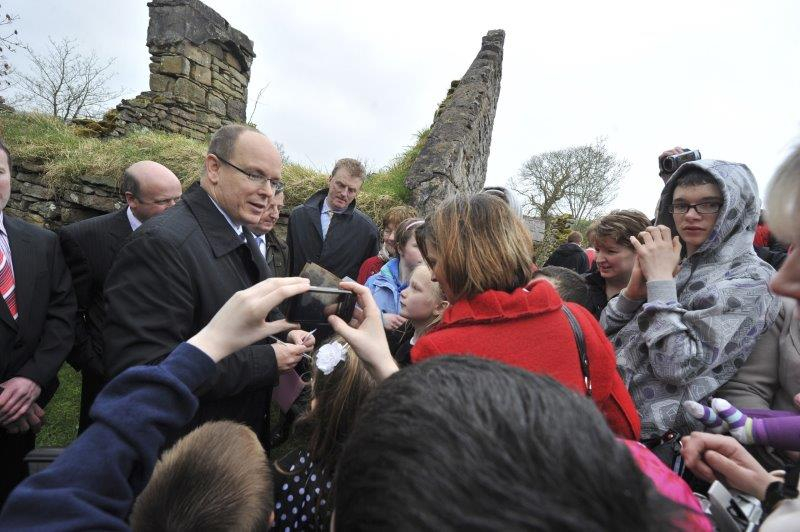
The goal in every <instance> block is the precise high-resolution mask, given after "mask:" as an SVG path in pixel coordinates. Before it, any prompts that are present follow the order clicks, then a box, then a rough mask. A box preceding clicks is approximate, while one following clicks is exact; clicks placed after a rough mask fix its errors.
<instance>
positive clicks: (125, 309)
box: [103, 125, 312, 446]
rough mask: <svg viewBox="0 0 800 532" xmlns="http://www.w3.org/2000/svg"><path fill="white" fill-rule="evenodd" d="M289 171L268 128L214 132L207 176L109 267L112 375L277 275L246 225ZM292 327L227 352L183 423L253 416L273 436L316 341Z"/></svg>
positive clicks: (153, 358) (155, 357)
mask: <svg viewBox="0 0 800 532" xmlns="http://www.w3.org/2000/svg"><path fill="white" fill-rule="evenodd" d="M280 178H281V157H280V154H279V153H278V150H276V149H275V146H274V145H273V144H272V142H270V140H269V139H268V138H267V137H266V136H264V135H263V134H262V133H260V132H259V131H257V130H255V129H253V128H250V127H246V126H242V125H227V126H223V127H221V128H220V129H219V130H218V131H217V132H216V133H215V134H214V135H213V137H212V138H211V142H210V144H209V146H208V153H207V154H206V158H205V163H204V167H203V175H202V177H201V178H200V182H199V183H195V184H193V185H192V186H191V187H190V188H189V189H187V190H186V193H185V194H184V195H183V198H182V200H181V202H180V203H179V204H178V205H176V206H175V207H174V208H172V209H169V210H168V211H167V212H165V213H164V214H162V215H160V216H157V217H156V218H154V219H153V220H151V221H150V222H148V223H146V224H144V226H143V227H142V228H141V229H139V230H138V231H136V232H135V233H134V234H133V235H132V236H131V238H130V240H129V241H128V243H127V244H126V245H125V246H124V247H123V248H122V249H121V250H120V252H119V254H118V255H117V259H116V261H115V262H114V265H113V266H112V268H111V272H109V274H108V279H107V281H106V285H105V299H106V305H107V311H108V314H107V320H106V324H105V325H106V327H105V331H104V340H105V349H104V351H103V363H104V367H105V369H106V373H107V375H108V376H109V377H113V376H115V375H117V374H119V373H120V372H122V371H124V370H125V369H126V368H129V367H131V366H136V365H144V364H153V363H157V362H158V361H160V360H162V359H163V358H164V357H166V356H167V355H168V354H169V353H170V352H171V351H172V350H173V349H175V347H177V346H178V344H180V343H181V342H184V341H186V340H188V339H189V338H191V337H192V336H193V335H194V334H196V333H197V332H198V331H199V330H200V329H202V328H203V327H204V326H205V325H206V324H207V323H208V322H209V321H210V320H211V318H212V317H213V316H214V314H216V312H217V311H218V310H219V309H220V308H221V307H222V305H223V304H225V302H226V301H227V300H228V299H229V298H230V297H231V296H232V295H233V294H234V293H235V292H237V291H239V290H243V289H246V288H248V287H250V286H252V285H253V284H255V283H257V282H259V281H260V280H262V279H264V278H266V277H267V276H268V275H269V272H268V268H267V263H266V262H265V260H264V257H263V256H262V255H261V253H260V251H259V250H258V247H257V244H256V242H255V238H254V237H253V235H252V233H250V231H248V230H247V226H248V225H251V224H256V223H258V222H259V220H260V219H261V215H262V214H263V212H264V210H265V209H266V208H267V205H268V204H269V201H270V199H271V198H272V196H273V195H274V194H275V190H276V189H278V188H280V187H281V181H280ZM287 336H288V338H287V343H283V342H282V343H274V344H268V343H266V342H259V343H256V344H253V345H250V346H247V347H245V348H243V349H240V350H239V351H237V352H236V353H234V354H233V355H231V356H230V357H228V358H227V359H225V360H224V361H223V362H221V363H220V364H219V365H218V366H217V371H216V376H215V378H214V379H212V380H210V381H209V382H206V383H204V384H203V386H201V387H200V388H199V389H197V390H195V392H196V394H197V395H198V397H199V399H200V405H199V408H198V410H197V413H196V414H195V417H194V419H193V420H192V422H191V423H190V425H188V426H187V427H185V428H184V432H188V431H189V430H191V428H192V427H194V426H197V425H199V424H201V423H203V422H205V421H209V420H219V419H228V420H232V421H238V422H240V423H245V424H247V425H249V426H250V427H251V428H252V429H253V430H254V431H255V432H256V434H258V435H259V437H260V438H261V440H262V442H264V444H265V446H266V445H268V443H269V441H268V438H267V437H266V435H267V434H268V432H267V420H266V419H265V414H267V413H268V410H267V407H268V405H269V400H270V397H271V395H272V387H273V386H274V385H275V384H276V383H277V380H278V374H279V372H280V371H282V370H287V369H290V368H292V367H294V365H295V364H297V362H298V361H299V360H300V359H301V358H302V354H303V353H305V352H306V351H308V350H309V347H310V345H311V343H312V339H311V338H309V339H307V342H308V345H304V343H303V338H304V336H305V333H303V332H302V331H291V332H289V333H288V335H287Z"/></svg>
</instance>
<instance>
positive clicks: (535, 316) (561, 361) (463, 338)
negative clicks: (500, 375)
mask: <svg viewBox="0 0 800 532" xmlns="http://www.w3.org/2000/svg"><path fill="white" fill-rule="evenodd" d="M416 235H417V243H418V245H419V248H420V251H421V252H422V255H423V257H424V258H425V260H426V262H427V263H428V265H429V266H430V268H431V270H432V271H433V275H434V278H435V280H436V281H437V282H438V283H439V284H440V286H441V288H442V291H443V292H444V294H445V297H446V298H447V300H448V301H449V302H450V307H449V308H448V309H447V310H446V311H445V313H444V315H443V317H442V321H441V323H440V324H439V325H438V326H437V327H436V328H435V329H433V330H431V331H430V332H428V333H427V334H425V336H423V337H421V338H420V339H419V341H418V342H417V344H416V345H415V346H414V348H413V350H412V351H411V360H412V362H420V361H422V360H426V359H428V358H432V357H436V356H442V355H447V354H461V355H467V354H473V355H476V356H480V357H483V358H489V359H493V360H498V361H501V362H505V363H507V364H510V365H512V366H517V367H521V368H523V369H527V370H529V371H532V372H535V373H544V374H546V375H550V376H551V377H553V378H555V379H556V380H558V381H559V382H561V383H562V384H565V385H566V386H568V387H570V388H572V389H574V390H576V391H578V392H579V393H582V394H587V395H591V398H592V399H593V400H594V402H595V403H596V404H597V406H598V408H599V409H600V410H601V411H602V412H603V414H604V415H605V417H606V420H607V421H608V423H609V426H610V427H611V428H612V429H613V430H614V432H616V433H617V434H618V435H620V436H622V437H625V438H631V439H637V438H638V437H639V417H638V415H637V413H636V409H635V407H634V405H633V401H632V400H631V397H630V395H629V394H628V392H627V390H626V389H625V386H624V385H623V383H622V380H621V379H620V377H619V375H618V374H617V370H616V361H615V357H614V349H613V348H612V346H611V344H610V343H609V342H608V340H607V339H606V337H605V334H603V331H602V329H600V327H599V325H598V323H597V321H596V320H595V319H594V318H593V317H592V316H591V314H589V312H588V311H586V310H585V309H583V308H582V307H580V306H578V305H574V304H571V303H567V304H565V303H564V302H563V301H562V300H561V298H560V297H559V295H558V293H557V292H556V291H555V289H554V288H553V287H552V285H550V283H548V282H546V281H531V279H532V263H531V257H532V256H533V249H532V242H531V237H530V233H529V232H528V230H527V229H526V228H525V226H524V225H523V224H522V221H521V220H520V219H519V218H518V217H517V216H515V215H514V214H513V213H512V212H511V210H510V209H509V208H508V206H507V205H506V204H505V203H503V201H502V200H500V199H498V198H495V197H492V196H490V195H488V194H477V195H474V196H456V197H453V198H450V199H448V200H445V201H444V202H443V203H442V204H441V205H440V206H439V208H437V209H436V211H434V212H433V214H431V215H429V216H428V217H427V218H426V219H425V223H424V224H423V225H421V226H420V227H419V228H418V229H417V232H416ZM564 307H566V309H567V310H566V311H565V310H564ZM573 318H574V324H575V325H574V327H573V325H571V323H572V322H571V319H573ZM581 345H582V346H583V347H585V353H586V357H585V358H586V360H587V361H588V364H587V365H588V368H587V371H584V369H583V367H582V363H581V356H580V353H579V351H580V350H579V346H581Z"/></svg>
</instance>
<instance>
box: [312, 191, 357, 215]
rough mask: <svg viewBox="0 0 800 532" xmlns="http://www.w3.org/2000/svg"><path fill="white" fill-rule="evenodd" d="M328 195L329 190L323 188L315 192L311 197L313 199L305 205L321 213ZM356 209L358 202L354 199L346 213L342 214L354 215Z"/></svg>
mask: <svg viewBox="0 0 800 532" xmlns="http://www.w3.org/2000/svg"><path fill="white" fill-rule="evenodd" d="M327 195H328V189H327V188H322V189H320V190H318V191H316V192H314V193H313V194H312V195H311V197H310V198H308V199H307V200H306V202H305V203H304V204H303V205H306V206H307V207H313V208H315V209H317V210H318V211H321V210H322V202H323V201H325V197H326V196H327ZM355 209H356V200H355V199H353V201H351V202H350V205H348V206H347V208H346V209H345V210H344V211H342V213H341V214H353V211H354V210H355Z"/></svg>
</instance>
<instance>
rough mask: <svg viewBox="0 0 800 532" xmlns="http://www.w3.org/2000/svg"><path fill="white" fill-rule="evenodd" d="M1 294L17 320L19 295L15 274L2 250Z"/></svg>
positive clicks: (0, 270)
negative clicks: (15, 284)
mask: <svg viewBox="0 0 800 532" xmlns="http://www.w3.org/2000/svg"><path fill="white" fill-rule="evenodd" d="M0 294H3V299H5V300H6V305H8V310H10V311H11V315H12V316H14V319H17V316H18V314H17V294H16V290H15V289H14V272H13V271H12V270H11V261H10V260H8V257H6V255H5V253H3V250H2V249H0Z"/></svg>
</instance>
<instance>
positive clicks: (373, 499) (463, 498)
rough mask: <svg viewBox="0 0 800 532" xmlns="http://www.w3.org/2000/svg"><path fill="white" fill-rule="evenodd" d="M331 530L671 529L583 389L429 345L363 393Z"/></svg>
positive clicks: (671, 517) (665, 511)
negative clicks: (437, 352) (443, 353)
mask: <svg viewBox="0 0 800 532" xmlns="http://www.w3.org/2000/svg"><path fill="white" fill-rule="evenodd" d="M334 500H335V512H336V513H335V515H336V519H335V526H336V529H337V530H348V531H349V530H388V529H393V530H574V531H578V530H580V531H583V530H646V531H660V530H674V529H675V528H676V527H675V523H676V522H677V521H676V520H677V519H680V518H681V517H683V516H682V515H681V514H680V509H681V507H679V506H678V505H676V504H675V503H674V502H672V501H671V500H669V499H666V498H665V497H663V496H662V495H660V494H659V493H658V491H657V490H656V488H655V486H654V485H653V483H652V482H651V481H650V480H649V479H648V478H647V477H646V476H645V475H644V474H643V473H642V472H641V471H640V470H639V468H638V467H637V465H636V463H635V462H634V459H633V457H632V456H631V454H630V452H629V451H628V449H627V448H626V447H625V445H624V444H623V443H621V442H619V441H618V440H617V439H616V438H615V437H614V435H613V434H612V432H611V430H610V429H609V428H608V425H607V424H606V421H605V419H604V418H603V416H602V415H601V414H600V412H599V410H598V409H597V407H596V406H595V405H594V403H592V402H591V400H590V399H587V398H584V397H581V396H579V395H578V394H576V393H574V392H572V391H570V390H568V389H567V388H565V387H564V386H562V385H560V384H558V383H557V382H556V381H554V380H553V379H551V378H550V377H547V376H544V375H536V374H534V373H531V372H528V371H525V370H522V369H519V368H515V367H511V366H508V365H505V364H502V363H498V362H494V361H490V360H485V359H481V358H478V357H467V356H458V357H436V358H435V359H431V360H428V361H426V362H423V363H421V364H418V365H412V366H409V367H407V368H404V369H403V370H402V371H400V372H398V373H395V374H394V375H392V376H391V377H389V378H388V379H386V380H385V381H384V382H383V383H382V384H381V385H380V386H379V387H378V388H377V389H376V390H375V392H374V393H373V395H372V396H371V397H370V400H369V401H368V402H366V403H365V404H364V406H363V407H362V410H361V414H360V415H359V418H358V420H357V421H356V426H355V429H354V430H353V433H352V434H351V436H350V439H349V440H348V442H347V444H346V445H345V449H344V452H343V453H342V456H341V459H340V462H339V468H338V470H337V473H336V493H335V497H334Z"/></svg>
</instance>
